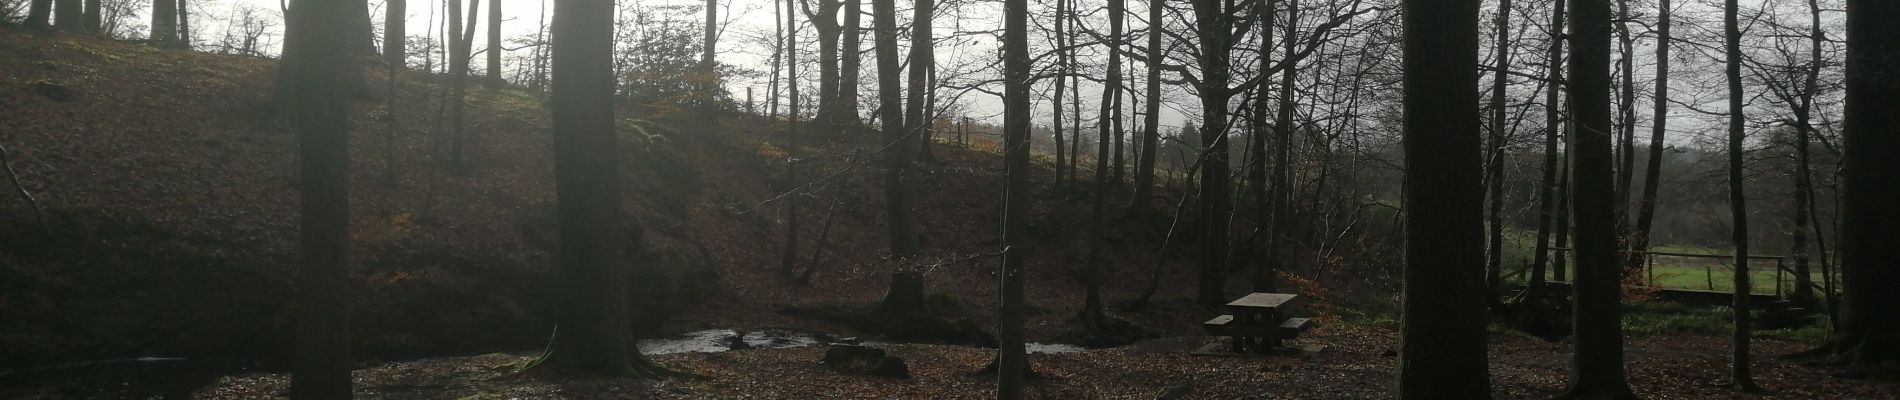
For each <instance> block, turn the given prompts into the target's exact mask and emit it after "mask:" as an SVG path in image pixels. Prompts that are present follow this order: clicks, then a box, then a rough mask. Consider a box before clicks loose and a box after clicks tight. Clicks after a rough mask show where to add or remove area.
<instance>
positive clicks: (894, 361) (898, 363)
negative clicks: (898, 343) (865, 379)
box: [870, 357, 910, 379]
mask: <svg viewBox="0 0 1900 400" xmlns="http://www.w3.org/2000/svg"><path fill="white" fill-rule="evenodd" d="M870 374H871V375H872V376H882V377H885V378H897V379H910V364H906V363H904V358H903V357H885V358H884V360H882V361H879V362H878V363H877V365H875V366H872V367H871V371H870Z"/></svg>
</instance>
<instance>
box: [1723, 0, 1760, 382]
mask: <svg viewBox="0 0 1900 400" xmlns="http://www.w3.org/2000/svg"><path fill="white" fill-rule="evenodd" d="M1738 8H1740V6H1738V5H1737V4H1736V0H1727V1H1726V2H1725V3H1723V8H1722V21H1723V23H1722V26H1723V31H1724V35H1723V36H1725V37H1726V38H1727V39H1726V41H1725V42H1724V43H1725V44H1726V46H1725V48H1726V49H1727V50H1728V61H1727V62H1726V63H1725V64H1727V65H1726V66H1727V67H1728V71H1727V74H1728V203H1729V218H1730V219H1731V220H1730V221H1729V224H1730V225H1729V226H1730V227H1731V228H1730V235H1731V238H1730V239H1732V240H1734V244H1735V261H1734V263H1735V273H1734V275H1735V303H1734V306H1733V307H1732V310H1734V312H1735V318H1734V322H1735V337H1734V347H1733V349H1734V353H1733V354H1732V355H1731V356H1730V360H1729V361H1730V362H1732V365H1731V369H1730V372H1731V373H1732V374H1731V375H1730V379H1733V380H1734V382H1732V383H1733V384H1734V385H1735V388H1736V390H1738V391H1742V392H1759V391H1761V388H1758V387H1755V378H1754V377H1753V375H1752V374H1750V373H1749V365H1748V364H1749V356H1748V341H1749V340H1750V339H1749V336H1751V335H1750V332H1749V329H1750V326H1749V325H1750V324H1751V322H1750V320H1751V318H1750V315H1749V304H1748V300H1749V297H1750V296H1749V295H1750V294H1751V291H1750V289H1749V282H1748V197H1747V196H1746V194H1744V192H1743V190H1742V182H1743V180H1744V179H1746V177H1745V176H1746V175H1747V172H1746V171H1743V170H1742V168H1743V163H1742V157H1743V155H1744V154H1743V153H1742V151H1743V146H1742V145H1743V140H1745V139H1746V138H1747V135H1746V132H1745V131H1743V124H1744V123H1746V118H1747V117H1745V116H1743V115H1742V103H1743V100H1742V96H1744V94H1743V93H1742V28H1741V23H1740V22H1738V19H1737V18H1736V11H1737V9H1738Z"/></svg>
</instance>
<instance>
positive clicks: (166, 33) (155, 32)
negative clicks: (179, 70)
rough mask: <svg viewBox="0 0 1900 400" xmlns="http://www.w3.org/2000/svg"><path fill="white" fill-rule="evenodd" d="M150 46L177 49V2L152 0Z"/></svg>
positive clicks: (172, 0)
mask: <svg viewBox="0 0 1900 400" xmlns="http://www.w3.org/2000/svg"><path fill="white" fill-rule="evenodd" d="M150 38H151V40H152V44H153V45H155V46H158V47H165V48H175V47H178V2H177V0H152V33H151V36H150Z"/></svg>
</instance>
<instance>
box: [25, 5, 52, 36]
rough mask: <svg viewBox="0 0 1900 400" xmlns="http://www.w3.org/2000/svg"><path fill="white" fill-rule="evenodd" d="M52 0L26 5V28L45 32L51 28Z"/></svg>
mask: <svg viewBox="0 0 1900 400" xmlns="http://www.w3.org/2000/svg"><path fill="white" fill-rule="evenodd" d="M52 16H53V0H33V1H32V2H31V3H28V5H27V11H26V27H28V28H33V29H35V30H46V29H49V28H51V27H52V23H51V22H50V21H49V19H51V18H52Z"/></svg>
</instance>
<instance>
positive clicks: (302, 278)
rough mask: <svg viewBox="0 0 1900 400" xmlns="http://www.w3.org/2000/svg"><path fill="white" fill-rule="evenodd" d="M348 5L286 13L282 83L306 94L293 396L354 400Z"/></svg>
mask: <svg viewBox="0 0 1900 400" xmlns="http://www.w3.org/2000/svg"><path fill="white" fill-rule="evenodd" d="M347 11H348V8H346V7H345V5H344V4H342V3H335V2H317V1H297V2H292V3H291V4H290V9H289V10H287V11H286V12H285V14H286V15H287V18H286V19H285V21H284V32H285V36H284V53H285V56H287V57H289V56H294V58H295V59H297V60H300V64H299V65H297V66H296V67H295V68H290V67H288V66H286V67H285V68H284V71H285V73H286V76H287V79H283V80H282V82H284V83H286V84H288V85H290V86H291V88H290V89H289V90H292V91H294V92H295V93H298V94H300V95H301V96H302V97H303V98H302V99H301V100H300V101H298V102H297V104H296V105H297V108H296V109H294V110H286V111H288V112H289V113H290V117H291V118H290V121H291V123H292V126H294V127H295V128H296V129H297V149H298V152H299V154H298V157H297V160H298V171H299V173H300V179H299V185H298V188H299V189H298V192H299V200H298V201H299V203H300V205H299V209H300V211H299V212H298V231H299V240H298V241H299V245H298V259H299V261H300V263H301V264H302V265H301V267H300V268H299V269H298V276H297V286H298V288H297V335H296V350H295V353H294V356H293V358H294V360H295V362H294V366H293V367H292V369H291V378H290V380H291V384H290V386H291V387H290V392H291V397H292V398H296V399H347V398H350V309H349V296H348V295H347V291H348V287H349V262H350V228H349V222H350V214H349V213H350V196H349V190H350V171H349V158H350V154H349V144H348V143H349V126H350V120H349V95H350V93H349V92H348V89H347V88H348V85H347V82H350V81H351V80H352V78H353V77H352V75H353V74H354V69H353V68H351V64H350V62H349V61H348V60H347V57H346V54H347V50H346V49H347V47H348V45H347V44H346V40H347V38H348V37H349V35H348V34H347V33H346V32H347V29H348V25H346V24H344V22H345V21H346V20H347Z"/></svg>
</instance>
